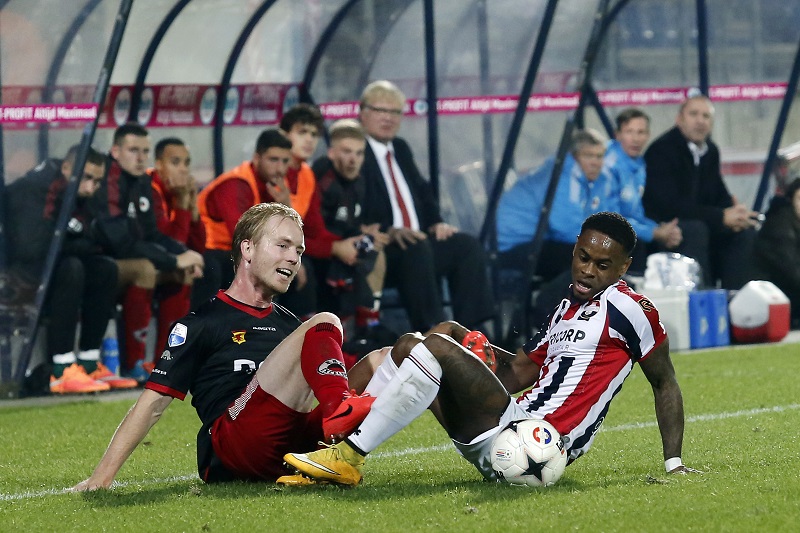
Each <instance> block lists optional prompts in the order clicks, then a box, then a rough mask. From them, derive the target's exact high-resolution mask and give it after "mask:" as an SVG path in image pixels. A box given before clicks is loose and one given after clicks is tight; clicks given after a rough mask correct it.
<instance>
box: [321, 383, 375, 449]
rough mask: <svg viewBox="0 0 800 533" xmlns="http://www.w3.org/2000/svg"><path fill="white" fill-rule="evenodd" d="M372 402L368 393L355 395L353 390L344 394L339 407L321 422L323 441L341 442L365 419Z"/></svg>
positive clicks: (373, 399) (372, 397)
mask: <svg viewBox="0 0 800 533" xmlns="http://www.w3.org/2000/svg"><path fill="white" fill-rule="evenodd" d="M374 402H375V397H374V396H372V395H370V394H369V393H368V392H365V393H364V394H356V391H354V390H352V391H350V392H345V393H344V397H343V398H342V403H341V404H340V405H339V407H337V408H336V410H335V411H334V412H333V413H331V414H330V416H328V417H327V418H324V419H323V420H322V432H323V434H324V436H325V439H326V440H328V441H334V440H341V439H343V438H344V437H346V436H347V435H349V434H350V433H352V432H353V430H354V429H356V428H357V427H358V425H359V424H361V422H363V421H364V419H365V418H366V417H367V414H369V409H370V407H372V404H373V403H374Z"/></svg>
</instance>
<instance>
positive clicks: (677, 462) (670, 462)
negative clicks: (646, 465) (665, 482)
mask: <svg viewBox="0 0 800 533" xmlns="http://www.w3.org/2000/svg"><path fill="white" fill-rule="evenodd" d="M679 466H683V461H682V460H681V458H680V457H670V458H669V459H667V460H666V461H664V468H666V470H667V472H671V471H672V470H675V469H676V468H678V467H679Z"/></svg>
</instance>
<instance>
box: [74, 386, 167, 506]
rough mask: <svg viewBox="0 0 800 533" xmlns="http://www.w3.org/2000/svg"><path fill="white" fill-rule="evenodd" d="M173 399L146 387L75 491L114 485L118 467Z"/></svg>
mask: <svg viewBox="0 0 800 533" xmlns="http://www.w3.org/2000/svg"><path fill="white" fill-rule="evenodd" d="M170 402H172V397H171V396H166V395H164V394H161V393H159V392H155V391H152V390H150V389H145V390H144V391H143V392H142V395H141V396H139V399H138V400H137V401H136V403H135V404H134V406H133V407H131V409H130V411H128V413H127V414H126V415H125V418H123V419H122V423H120V425H119V427H118V428H117V431H116V432H114V436H113V437H112V438H111V443H109V445H108V448H107V449H106V451H105V453H104V454H103V458H102V459H100V462H99V463H98V465H97V467H96V468H95V469H94V472H92V475H91V476H90V477H89V478H88V479H86V480H84V481H81V482H80V483H78V484H77V485H75V486H74V487H72V490H74V491H77V492H83V491H91V490H97V489H107V488H109V487H111V484H112V483H113V482H114V478H115V477H116V475H117V472H119V469H120V468H122V465H123V464H125V461H126V460H127V459H128V457H130V455H131V453H133V450H135V449H136V447H137V446H138V445H139V443H140V442H142V440H143V439H144V438H145V436H146V435H147V433H148V432H149V431H150V428H152V427H153V426H154V425H155V424H156V422H158V420H159V419H160V418H161V415H162V414H163V413H164V411H165V410H166V408H167V407H168V406H169V404H170Z"/></svg>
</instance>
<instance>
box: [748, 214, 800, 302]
mask: <svg viewBox="0 0 800 533" xmlns="http://www.w3.org/2000/svg"><path fill="white" fill-rule="evenodd" d="M755 264H756V269H757V271H758V275H759V278H763V279H766V280H769V281H772V282H773V283H775V284H776V285H778V286H779V287H781V288H784V289H790V292H793V293H795V294H796V293H798V292H800V220H799V219H798V218H797V216H796V215H795V213H794V207H793V206H792V204H791V202H790V201H789V200H786V199H784V198H775V200H773V205H772V207H770V210H769V211H768V212H767V217H766V220H765V221H764V225H763V226H762V228H761V230H760V231H759V232H758V236H757V237H756V243H755Z"/></svg>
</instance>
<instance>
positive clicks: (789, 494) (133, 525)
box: [0, 344, 800, 533]
mask: <svg viewBox="0 0 800 533" xmlns="http://www.w3.org/2000/svg"><path fill="white" fill-rule="evenodd" d="M673 361H674V363H675V367H676V370H677V372H678V379H679V381H680V384H681V388H682V390H683V396H684V403H685V407H686V417H687V423H686V435H685V439H684V451H683V458H684V462H685V463H686V464H687V465H689V466H692V467H695V468H698V469H700V470H703V471H704V472H705V473H704V474H703V475H692V476H667V475H666V474H665V473H664V467H663V461H662V457H661V445H660V439H659V435H658V429H657V427H656V425H655V415H654V413H653V397H652V393H651V391H650V387H649V385H648V384H647V381H646V380H645V378H644V376H643V375H642V373H641V371H640V370H639V369H638V368H636V369H635V370H634V372H633V373H632V374H631V376H630V377H629V378H628V380H627V383H626V384H625V386H624V387H623V390H622V392H621V393H620V395H619V397H618V398H617V399H616V400H615V401H614V403H613V404H612V406H611V410H610V412H609V415H608V417H607V419H606V421H605V423H604V426H603V429H602V430H601V432H600V434H599V435H598V436H597V438H596V440H595V445H594V447H593V448H592V450H591V451H590V452H589V453H588V454H587V455H586V456H585V457H583V458H581V459H579V460H578V461H577V462H575V463H574V464H573V465H572V466H570V467H568V468H567V471H566V473H565V475H564V477H563V478H562V479H561V480H560V481H559V482H558V483H557V484H556V485H555V486H554V487H551V488H548V489H531V488H523V487H510V486H505V485H497V484H490V483H485V482H482V481H481V479H480V477H479V476H478V474H477V472H476V471H475V470H474V469H473V468H472V466H471V465H469V464H468V463H467V462H466V461H464V460H463V459H461V458H460V457H459V456H458V455H457V453H456V452H455V450H454V449H453V447H452V446H450V445H449V442H448V440H447V437H446V435H445V434H444V432H443V431H442V429H441V428H439V427H438V425H437V424H436V422H435V420H434V419H433V417H432V416H430V414H426V415H425V416H423V417H422V418H420V419H419V420H417V421H416V422H415V423H414V424H412V425H411V426H410V427H408V428H406V429H405V430H403V431H402V432H400V433H399V434H398V435H396V436H395V437H394V438H393V439H391V440H389V441H388V442H386V443H385V444H383V445H382V446H381V447H380V448H379V449H378V450H376V451H375V452H374V453H373V454H372V455H370V457H368V459H367V466H366V468H365V481H364V483H363V484H362V485H361V486H359V487H357V488H354V489H342V488H339V487H334V486H326V487H306V488H293V489H287V488H280V487H276V486H273V485H270V484H246V483H231V484H223V485H213V486H207V485H204V484H203V483H202V482H201V481H199V479H198V478H197V475H196V473H195V433H196V431H197V429H198V426H199V423H198V420H197V418H196V415H195V413H194V411H193V409H192V408H191V406H190V405H189V402H178V401H175V402H173V404H172V406H171V407H170V408H169V409H168V410H167V412H166V414H165V415H164V417H163V419H162V420H161V422H159V424H158V425H157V426H156V427H155V428H154V430H153V431H152V432H151V433H150V435H148V437H147V438H146V441H145V443H144V444H143V445H142V446H140V447H139V448H138V449H137V450H136V452H134V454H133V456H132V457H131V459H130V460H129V461H128V463H127V464H126V465H125V466H124V467H123V469H122V471H121V472H120V474H119V476H118V478H117V482H118V483H119V485H118V486H116V487H115V488H114V489H113V490H111V491H100V492H97V493H91V494H71V493H67V492H66V490H65V488H66V487H70V486H72V485H73V484H75V483H76V482H78V481H80V480H82V479H84V478H85V477H86V476H88V474H89V473H90V472H91V470H92V469H93V467H94V465H95V464H96V462H97V461H98V459H99V458H100V456H101V454H102V452H103V450H104V449H105V446H106V444H107V443H108V441H109V439H110V438H111V435H112V433H113V431H114V429H115V428H116V425H117V423H118V422H119V421H120V420H121V418H122V416H123V415H124V414H125V412H126V411H127V409H128V408H129V407H130V405H131V404H132V400H130V399H119V400H113V401H103V402H99V401H97V400H96V399H94V398H90V399H87V400H86V401H80V402H69V403H56V404H53V405H46V406H41V405H38V406H37V405H34V406H28V405H13V404H12V405H5V406H0V457H2V460H0V531H3V532H10V531H26V532H30V531H137V532H144V531H198V532H203V531H219V532H223V531H224V532H227V531H255V530H262V531H270V532H281V531H291V532H294V533H299V532H305V531H364V532H371V531H404V532H406V531H419V530H436V531H531V530H541V531H567V530H575V531H591V532H596V531H626V532H627V531H648V532H649V531H796V530H797V528H798V520H800V475H798V472H800V439H798V428H800V385H798V376H800V345H793V344H781V345H764V346H758V347H752V346H747V347H735V348H729V349H716V350H708V351H697V352H686V353H677V354H673ZM112 398H113V396H112Z"/></svg>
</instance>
